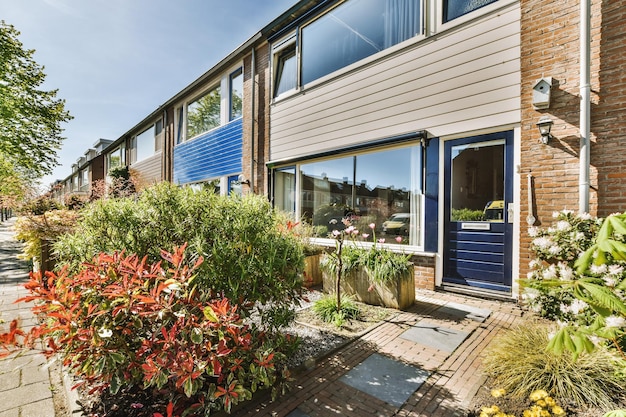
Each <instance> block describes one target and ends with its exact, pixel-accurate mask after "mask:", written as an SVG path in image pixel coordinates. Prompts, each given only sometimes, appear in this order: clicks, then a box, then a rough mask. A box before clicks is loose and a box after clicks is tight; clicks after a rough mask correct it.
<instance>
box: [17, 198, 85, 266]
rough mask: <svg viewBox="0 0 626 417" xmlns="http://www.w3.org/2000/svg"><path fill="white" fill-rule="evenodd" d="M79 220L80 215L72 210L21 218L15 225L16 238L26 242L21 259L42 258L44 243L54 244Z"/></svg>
mask: <svg viewBox="0 0 626 417" xmlns="http://www.w3.org/2000/svg"><path fill="white" fill-rule="evenodd" d="M77 219H78V214H77V213H76V212H75V211H71V210H52V211H48V212H45V213H43V214H41V215H27V216H22V217H19V218H18V219H17V221H16V223H15V231H16V235H15V237H16V239H18V240H20V241H22V242H24V247H23V249H22V255H21V258H22V259H26V260H32V259H36V258H40V257H41V245H42V242H43V241H48V242H54V241H56V240H57V239H58V238H59V237H60V236H62V235H63V234H65V233H68V232H70V231H72V230H73V228H74V227H75V226H76V221H77Z"/></svg>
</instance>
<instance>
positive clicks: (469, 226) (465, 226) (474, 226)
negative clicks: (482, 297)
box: [461, 222, 491, 230]
mask: <svg viewBox="0 0 626 417" xmlns="http://www.w3.org/2000/svg"><path fill="white" fill-rule="evenodd" d="M461 229H462V230H491V223H489V222H481V223H461Z"/></svg>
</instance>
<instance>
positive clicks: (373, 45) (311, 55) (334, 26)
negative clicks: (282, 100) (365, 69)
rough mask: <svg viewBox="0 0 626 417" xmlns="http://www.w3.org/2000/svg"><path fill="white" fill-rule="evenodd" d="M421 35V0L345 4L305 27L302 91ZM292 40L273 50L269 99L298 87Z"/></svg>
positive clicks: (370, 0)
mask: <svg viewBox="0 0 626 417" xmlns="http://www.w3.org/2000/svg"><path fill="white" fill-rule="evenodd" d="M421 33H422V0H350V1H347V2H345V3H343V4H341V5H340V6H338V7H336V8H334V9H332V10H331V11H329V12H328V13H326V14H325V15H323V16H321V17H320V18H319V19H317V20H314V21H313V22H311V23H309V24H307V25H305V26H304V27H303V28H302V31H301V36H300V37H299V42H300V45H299V46H300V48H301V65H300V66H301V81H300V84H301V85H305V84H307V83H309V82H311V81H314V80H316V79H318V78H320V77H323V76H325V75H328V74H330V73H332V72H334V71H336V70H338V69H340V68H343V67H346V66H348V65H350V64H352V63H355V62H357V61H359V60H361V59H363V58H366V57H368V56H370V55H373V54H375V53H377V52H380V51H382V50H384V49H386V48H389V47H391V46H393V45H396V44H398V43H400V42H403V41H405V40H407V39H410V38H412V37H414V36H416V35H419V34H421ZM297 51H298V45H297V44H296V40H295V37H292V38H290V39H288V40H287V41H283V42H282V43H280V44H279V45H277V46H275V47H274V51H273V56H274V95H275V96H279V95H280V94H282V93H284V92H286V91H290V90H293V89H295V88H297V87H298V59H297V58H298V57H297Z"/></svg>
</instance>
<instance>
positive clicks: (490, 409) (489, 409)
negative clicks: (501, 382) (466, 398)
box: [480, 405, 500, 416]
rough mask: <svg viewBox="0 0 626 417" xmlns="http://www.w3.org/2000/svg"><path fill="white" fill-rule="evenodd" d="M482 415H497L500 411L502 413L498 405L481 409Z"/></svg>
mask: <svg viewBox="0 0 626 417" xmlns="http://www.w3.org/2000/svg"><path fill="white" fill-rule="evenodd" d="M480 411H481V414H483V413H484V414H486V415H488V416H490V415H492V414H495V413H497V412H498V411H500V408H499V407H498V406H497V405H493V406H491V407H483V408H481V409H480Z"/></svg>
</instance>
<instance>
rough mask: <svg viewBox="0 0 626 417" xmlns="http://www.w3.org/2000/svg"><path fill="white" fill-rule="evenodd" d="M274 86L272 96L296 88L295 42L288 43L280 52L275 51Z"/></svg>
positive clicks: (296, 63)
mask: <svg viewBox="0 0 626 417" xmlns="http://www.w3.org/2000/svg"><path fill="white" fill-rule="evenodd" d="M274 60H275V71H276V77H275V86H274V96H279V95H281V94H282V93H284V92H286V91H290V90H294V89H295V88H297V87H298V60H297V58H296V42H295V37H294V39H293V42H290V43H289V44H288V45H286V46H285V47H283V48H281V49H280V50H276V51H275V55H274Z"/></svg>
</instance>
